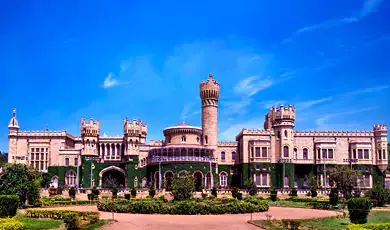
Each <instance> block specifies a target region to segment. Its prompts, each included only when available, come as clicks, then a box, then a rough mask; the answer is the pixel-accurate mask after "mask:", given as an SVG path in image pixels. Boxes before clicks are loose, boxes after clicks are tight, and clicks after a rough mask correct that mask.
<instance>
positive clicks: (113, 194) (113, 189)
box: [111, 187, 118, 199]
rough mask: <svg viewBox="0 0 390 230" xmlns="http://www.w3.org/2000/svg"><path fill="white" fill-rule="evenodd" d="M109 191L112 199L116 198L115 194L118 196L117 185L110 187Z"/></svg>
mask: <svg viewBox="0 0 390 230" xmlns="http://www.w3.org/2000/svg"><path fill="white" fill-rule="evenodd" d="M111 193H112V199H116V198H117V196H118V188H117V187H113V188H112V189H111Z"/></svg>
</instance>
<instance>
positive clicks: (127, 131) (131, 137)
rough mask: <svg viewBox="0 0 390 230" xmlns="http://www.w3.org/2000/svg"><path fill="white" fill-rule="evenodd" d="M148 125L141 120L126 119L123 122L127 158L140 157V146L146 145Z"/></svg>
mask: <svg viewBox="0 0 390 230" xmlns="http://www.w3.org/2000/svg"><path fill="white" fill-rule="evenodd" d="M147 132H148V125H147V124H146V123H145V122H142V120H141V119H139V120H138V121H137V119H135V118H134V119H133V121H129V119H127V118H126V119H125V120H124V121H123V134H124V138H125V156H129V155H139V144H145V143H146V135H147Z"/></svg>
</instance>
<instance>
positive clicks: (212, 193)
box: [211, 186, 218, 197]
mask: <svg viewBox="0 0 390 230" xmlns="http://www.w3.org/2000/svg"><path fill="white" fill-rule="evenodd" d="M211 195H212V196H214V197H217V196H218V193H217V188H216V187H215V186H214V187H213V189H212V190H211Z"/></svg>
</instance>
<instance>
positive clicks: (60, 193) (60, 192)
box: [57, 186, 62, 195]
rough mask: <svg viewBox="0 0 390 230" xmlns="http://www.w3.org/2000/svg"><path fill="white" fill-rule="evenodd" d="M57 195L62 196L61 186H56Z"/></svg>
mask: <svg viewBox="0 0 390 230" xmlns="http://www.w3.org/2000/svg"><path fill="white" fill-rule="evenodd" d="M57 194H58V195H62V186H58V188H57Z"/></svg>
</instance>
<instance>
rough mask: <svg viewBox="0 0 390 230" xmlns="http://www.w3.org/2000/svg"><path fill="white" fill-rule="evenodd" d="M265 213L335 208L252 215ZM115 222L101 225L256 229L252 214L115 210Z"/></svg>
mask: <svg viewBox="0 0 390 230" xmlns="http://www.w3.org/2000/svg"><path fill="white" fill-rule="evenodd" d="M49 209H61V210H79V211H97V208H96V206H71V207H69V206H68V207H57V208H49ZM265 213H268V214H270V215H272V219H287V218H288V219H312V218H325V217H330V216H336V215H337V212H335V211H325V210H315V209H304V208H283V207H270V209H269V211H268V212H262V213H254V214H253V219H254V220H255V219H256V220H260V219H263V220H265V219H266V216H265ZM100 218H101V219H112V213H110V212H100ZM114 219H115V220H117V222H114V223H111V224H109V225H106V226H104V227H103V228H101V229H116V230H123V229H153V230H154V229H161V230H162V229H164V230H168V229H190V230H192V229H193V230H201V229H208V230H210V229H224V230H229V229H259V228H257V227H255V226H254V225H251V224H248V223H247V221H248V220H250V219H251V214H235V215H233V214H225V215H158V214H127V213H115V214H114Z"/></svg>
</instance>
